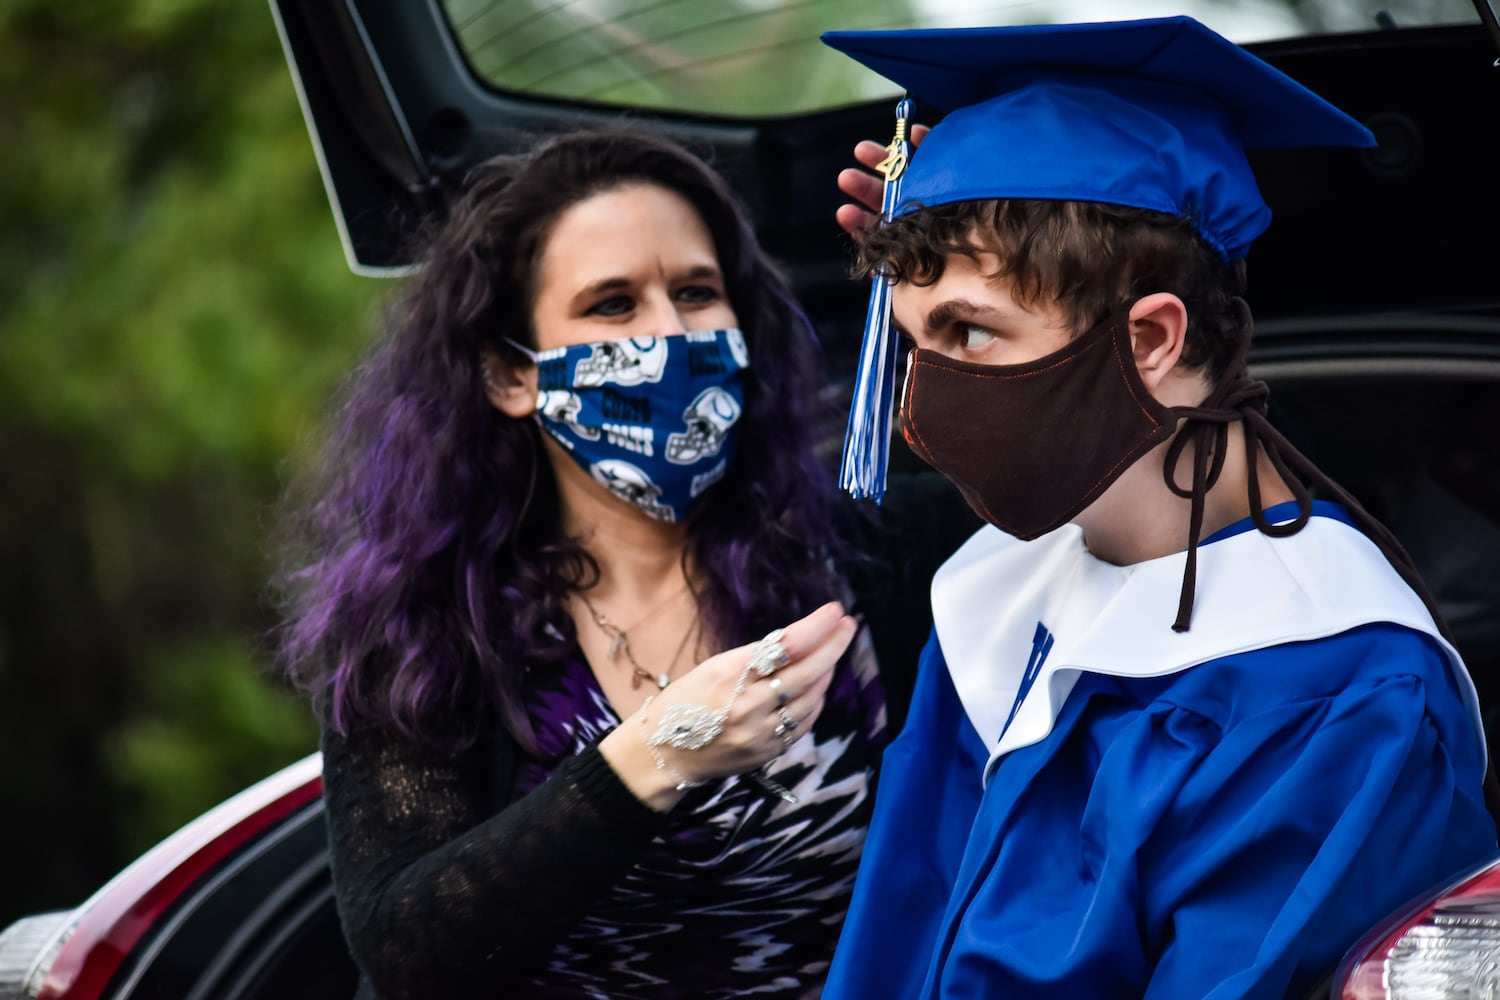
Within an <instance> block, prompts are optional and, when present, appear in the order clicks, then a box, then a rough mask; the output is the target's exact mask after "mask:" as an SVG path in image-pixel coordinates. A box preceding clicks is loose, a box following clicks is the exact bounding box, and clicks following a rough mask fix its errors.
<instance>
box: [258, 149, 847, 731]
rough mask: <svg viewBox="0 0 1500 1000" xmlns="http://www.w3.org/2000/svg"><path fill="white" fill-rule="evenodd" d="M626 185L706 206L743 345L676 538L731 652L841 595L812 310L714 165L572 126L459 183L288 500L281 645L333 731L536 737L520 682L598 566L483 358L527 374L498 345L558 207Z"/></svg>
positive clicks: (527, 325) (566, 642) (524, 305)
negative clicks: (683, 534) (720, 443)
mask: <svg viewBox="0 0 1500 1000" xmlns="http://www.w3.org/2000/svg"><path fill="white" fill-rule="evenodd" d="M636 182H646V183H650V184H656V185H659V186H661V187H663V188H665V189H667V190H670V191H673V192H676V193H677V194H678V195H680V196H682V197H683V198H685V199H686V200H687V201H688V202H689V203H690V204H692V205H693V206H694V207H695V208H696V209H697V211H698V212H699V214H700V215H701V216H702V218H703V220H704V222H705V223H706V224H707V227H708V230H709V232H710V233H711V234H712V236H713V240H714V246H715V249H716V251H717V253H718V258H719V265H720V268H721V269H722V271H723V273H724V276H725V280H726V283H727V292H728V296H729V300H730V304H731V305H732V306H733V307H734V310H735V313H736V315H737V316H738V317H739V319H740V324H741V327H742V329H743V330H744V333H745V337H746V341H747V343H748V345H749V350H750V359H751V362H750V370H749V372H748V379H747V383H746V386H745V406H744V413H743V416H742V418H741V420H740V422H739V423H738V425H737V430H736V433H737V434H738V438H737V444H736V454H735V459H734V461H733V463H732V465H731V468H730V469H729V472H728V474H727V475H726V476H725V478H724V479H723V480H722V481H721V482H720V483H719V484H718V485H717V486H716V487H715V488H714V489H713V490H712V491H711V492H710V494H709V495H708V496H707V497H706V498H705V499H704V501H703V503H702V504H701V506H700V508H699V509H698V510H697V511H696V512H695V514H694V515H693V517H692V518H691V520H690V521H689V522H688V525H687V537H688V545H687V549H688V551H687V552H686V553H685V554H684V559H688V558H691V559H692V561H693V565H694V566H696V567H698V568H699V569H700V571H701V573H702V574H703V585H702V589H701V591H700V592H699V593H698V595H697V596H698V599H699V607H700V609H701V613H702V615H703V616H704V620H705V624H706V625H707V626H708V628H709V629H710V630H711V632H712V634H714V635H716V636H717V637H719V638H720V639H722V640H723V641H725V642H727V643H729V644H731V645H735V644H740V643H744V642H747V641H749V640H751V639H752V638H754V637H756V636H758V635H760V634H763V633H764V632H765V631H767V630H769V629H771V628H773V627H775V626H777V625H779V624H783V623H784V622H785V621H787V620H788V619H790V618H792V617H795V616H799V615H801V614H804V613H806V612H807V611H810V610H811V609H812V608H813V607H816V606H817V605H818V604H821V603H822V602H824V601H826V600H828V599H830V598H833V597H836V596H838V594H839V590H838V588H839V585H840V584H839V578H840V577H839V574H840V572H841V570H840V567H841V565H842V560H843V552H842V551H841V550H840V547H839V545H838V543H837V541H836V540H835V538H834V536H833V533H832V532H831V530H830V528H831V523H832V518H833V513H834V510H833V507H834V504H835V487H834V481H833V480H834V477H833V476H832V474H831V471H830V470H828V469H826V468H825V467H824V466H823V464H822V463H821V461H819V459H818V458H817V457H816V456H815V454H814V443H815V439H816V436H817V435H818V434H819V432H820V429H821V428H822V426H824V425H823V418H824V416H825V415H824V414H822V413H819V412H815V411H816V410H817V408H818V405H819V404H818V402H817V401H818V398H819V395H818V390H819V388H820V386H821V381H822V376H821V369H822V366H821V358H820V352H819V349H818V344H817V341H816V338H815V336H814V334H813V332H812V327H811V324H810V323H809V322H808V320H807V317H806V316H805V315H804V314H803V313H802V311H801V310H800V309H799V308H798V306H797V305H796V303H795V302H794V300H793V299H792V297H791V294H790V292H789V291H788V288H787V286H786V283H785V282H784V280H783V279H782V277H781V276H780V275H779V273H778V272H777V270H776V268H775V267H774V266H773V265H772V263H771V262H770V261H769V259H768V258H767V257H766V255H765V254H764V253H763V252H762V251H761V249H760V247H759V245H758V244H757V243H756V240H755V237H754V234H753V232H752V231H751V228H750V226H749V224H748V222H747V219H746V216H745V214H744V212H743V210H742V209H741V207H740V205H739V203H738V201H737V200H736V198H735V197H734V196H733V194H732V193H731V192H730V190H729V188H728V187H727V185H726V184H725V183H724V182H723V181H722V180H721V179H720V177H719V176H718V175H717V174H716V173H715V172H714V171H713V170H712V169H711V168H709V167H708V166H707V165H706V164H705V163H703V162H702V161H701V160H699V159H698V158H697V157H695V156H693V155H692V154H690V153H689V152H687V151H686V150H684V149H682V148H681V147H679V146H677V145H675V144H673V143H671V142H669V141H667V140H665V139H662V138H659V137H655V136H652V135H649V134H644V133H637V132H634V131H629V130H608V131H587V132H578V133H572V134H567V135H564V136H560V137H556V138H553V139H551V140H548V141H546V142H544V143H542V144H541V145H539V146H538V147H537V148H536V149H534V150H533V151H532V152H530V153H527V154H524V155H520V156H514V157H501V158H497V159H495V160H492V161H490V162H488V163H485V164H484V165H482V166H480V167H478V168H477V169H476V170H475V171H474V172H473V173H472V175H471V176H470V177H469V178H468V181H467V183H466V185H465V190H464V192H463V193H462V194H461V196H459V197H458V198H457V199H456V201H455V203H454V204H453V206H452V209H451V211H450V212H449V214H448V216H447V219H446V221H445V222H443V223H441V224H440V225H438V226H437V228H436V230H435V232H434V233H433V234H432V235H431V237H430V239H429V240H428V242H427V249H426V252H425V253H424V254H423V267H422V269H421V271H420V272H419V273H418V274H417V275H416V276H415V277H414V278H413V279H411V280H410V282H409V284H408V285H407V286H406V288H405V290H404V293H403V294H402V295H401V296H400V297H399V298H398V299H397V301H396V302H395V304H394V307H393V308H391V309H389V310H388V311H387V317H386V320H385V324H384V330H383V336H382V337H381V338H380V339H379V341H378V343H377V344H376V346H375V347H374V349H373V351H372V353H370V354H369V356H368V357H367V358H366V359H365V360H364V361H363V363H362V364H360V365H359V367H358V368H357V369H356V370H355V371H354V373H353V374H352V376H351V377H350V379H348V380H347V382H346V384H345V386H344V387H343V390H342V392H341V394H340V397H341V398H340V400H339V402H338V405H337V406H336V409H335V411H334V413H333V414H332V417H331V419H330V421H329V428H328V433H327V435H326V440H325V441H324V444H323V449H322V454H321V456H320V461H318V462H315V463H313V466H312V468H311V469H310V470H309V472H308V477H309V478H308V479H307V480H305V481H303V482H301V483H300V484H294V487H293V490H292V491H291V493H289V498H288V501H287V504H286V507H287V510H286V517H285V520H284V528H285V529H286V535H287V539H286V541H287V544H288V554H286V555H285V556H284V557H283V565H284V569H283V571H282V572H281V574H280V575H279V577H278V580H277V582H278V584H279V588H278V589H279V596H280V598H281V601H282V604H283V608H284V619H285V624H284V625H283V628H282V631H281V633H280V637H279V639H280V641H279V646H280V654H281V659H282V663H283V666H284V669H285V670H286V671H287V672H288V674H289V676H290V677H291V679H292V680H293V682H294V683H295V684H297V685H298V686H299V687H300V688H301V689H303V690H304V691H305V692H307V693H308V694H309V695H310V696H311V697H312V700H313V703H314V705H315V706H316V707H317V709H318V711H319V714H320V717H321V718H322V719H323V721H324V724H325V725H329V726H332V727H333V728H334V729H335V730H336V731H339V732H342V733H347V731H348V728H349V726H350V725H351V724H352V723H356V722H357V723H362V724H363V723H371V724H376V725H388V726H394V727H396V728H397V729H399V730H400V731H402V732H403V733H404V734H406V735H407V736H408V737H411V738H414V739H418V740H421V741H426V742H432V741H436V740H438V739H440V738H446V737H447V736H449V735H451V734H452V732H453V726H454V720H455V719H457V718H465V719H466V718H469V717H470V715H471V713H469V712H468V710H467V708H468V707H469V706H472V705H474V704H488V705H491V706H493V707H494V708H495V709H497V710H498V714H499V717H500V719H501V720H502V721H503V723H504V725H505V726H506V727H507V728H508V729H509V730H510V732H511V733H512V734H513V735H514V736H515V737H516V738H517V739H518V740H520V741H521V742H522V744H523V745H526V746H530V745H531V744H532V735H531V728H530V725H529V723H528V721H527V718H526V713H525V711H524V707H523V706H522V705H521V704H520V690H521V688H520V680H521V676H522V673H523V670H524V669H526V668H535V667H537V666H539V665H546V664H549V663H556V662H558V661H559V660H561V659H562V658H563V657H565V656H567V655H569V653H570V652H571V651H572V649H573V648H574V643H575V641H576V635H575V632H574V629H573V624H572V620H571V618H570V617H569V615H568V614H567V611H566V608H565V604H564V602H565V599H566V597H567V595H568V593H569V591H570V590H571V589H574V588H578V587H585V586H588V585H589V584H590V583H591V582H592V581H593V580H594V579H596V578H597V574H598V567H597V565H596V564H595V563H594V561H593V559H592V558H591V557H590V556H589V554H588V553H587V552H586V551H585V550H584V549H583V548H582V546H581V545H580V544H579V543H578V542H577V541H576V540H575V539H572V538H569V537H566V536H565V534H564V533H563V531H562V529H561V525H560V518H559V511H558V502H557V492H556V484H555V482H554V480H553V476H552V472H551V467H550V466H549V465H548V464H547V459H546V457H545V455H544V452H543V450H542V447H541V440H540V438H539V433H540V431H539V428H538V426H537V424H536V422H535V421H534V420H531V419H523V420H516V419H512V418H510V417H507V416H505V415H503V414H501V413H500V412H498V411H497V410H496V409H495V408H494V407H493V406H491V405H490V403H489V401H488V399H487V397H486V395H485V392H484V387H483V384H482V378H481V372H480V365H479V359H480V355H481V352H484V351H495V352H497V353H499V354H500V355H502V356H503V357H507V358H510V359H511V360H516V361H519V360H520V358H519V356H518V352H516V351H515V350H514V348H512V347H509V346H508V345H506V344H505V342H504V338H512V339H514V340H516V341H519V342H521V343H530V344H533V346H534V341H533V339H532V331H531V322H530V320H531V308H530V305H531V302H532V287H533V284H534V280H533V279H534V272H535V269H536V266H537V263H538V259H539V256H540V253H541V250H542V248H543V245H544V242H545V240H546V239H547V235H548V232H549V230H550V227H551V226H552V224H553V222H554V221H555V220H556V219H557V218H558V216H559V215H560V214H561V213H562V212H563V211H564V210H566V209H567V208H569V207H570V206H572V205H574V204H576V203H578V202H579V201H582V200H584V199H586V198H588V197H590V196H592V195H595V194H599V193H603V192H605V191H609V190H612V189H614V188H617V187H619V186H621V185H623V184H629V183H636ZM468 735H472V733H463V734H461V735H460V738H463V736H468Z"/></svg>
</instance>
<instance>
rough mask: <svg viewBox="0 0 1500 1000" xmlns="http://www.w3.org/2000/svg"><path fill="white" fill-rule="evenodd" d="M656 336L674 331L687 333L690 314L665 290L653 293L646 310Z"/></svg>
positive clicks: (662, 335) (666, 334)
mask: <svg viewBox="0 0 1500 1000" xmlns="http://www.w3.org/2000/svg"><path fill="white" fill-rule="evenodd" d="M645 312H646V315H645V317H644V318H645V319H647V320H648V321H649V323H650V326H651V333H652V334H653V335H654V336H658V337H664V336H668V335H670V334H674V333H686V332H687V330H688V326H687V320H688V316H687V313H686V311H685V310H683V309H682V308H681V307H680V304H679V303H677V302H674V301H673V300H672V297H671V296H670V295H668V294H666V293H665V292H662V293H659V294H653V295H651V297H650V300H649V302H648V303H647V309H646V310H645Z"/></svg>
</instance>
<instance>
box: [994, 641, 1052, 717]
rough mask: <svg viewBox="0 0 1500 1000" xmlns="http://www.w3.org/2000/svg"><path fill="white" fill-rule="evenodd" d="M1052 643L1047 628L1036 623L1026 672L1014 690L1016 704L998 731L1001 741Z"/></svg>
mask: <svg viewBox="0 0 1500 1000" xmlns="http://www.w3.org/2000/svg"><path fill="white" fill-rule="evenodd" d="M1052 641H1053V636H1052V632H1051V631H1050V630H1049V629H1048V628H1047V626H1045V625H1043V624H1042V623H1041V622H1037V623H1036V632H1034V633H1033V634H1032V636H1031V656H1030V657H1029V658H1028V659H1027V660H1026V672H1025V673H1023V674H1022V675H1021V686H1020V687H1019V688H1018V689H1017V690H1016V703H1015V704H1014V705H1012V706H1011V707H1010V715H1008V716H1006V719H1005V727H1004V728H1003V729H1001V730H1000V736H1001V738H1002V739H1003V738H1004V737H1005V733H1006V730H1008V729H1010V724H1011V723H1012V722H1014V721H1015V718H1016V713H1017V712H1019V711H1020V710H1021V703H1022V702H1023V701H1025V700H1026V695H1027V694H1029V693H1030V692H1031V685H1033V684H1035V683H1036V679H1037V676H1038V675H1039V674H1040V673H1041V672H1042V664H1043V663H1046V662H1047V654H1048V653H1050V652H1052Z"/></svg>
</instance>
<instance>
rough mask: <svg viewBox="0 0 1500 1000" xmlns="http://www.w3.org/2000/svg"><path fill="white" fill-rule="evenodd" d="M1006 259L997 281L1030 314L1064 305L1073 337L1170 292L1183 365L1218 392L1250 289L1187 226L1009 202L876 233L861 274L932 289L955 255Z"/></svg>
mask: <svg viewBox="0 0 1500 1000" xmlns="http://www.w3.org/2000/svg"><path fill="white" fill-rule="evenodd" d="M985 251H988V252H990V253H993V254H995V255H996V256H998V257H999V258H1000V269H999V271H998V272H997V274H996V275H994V277H1006V278H1010V279H1012V280H1013V281H1014V283H1015V294H1016V299H1017V301H1019V302H1020V303H1021V304H1022V305H1024V306H1035V305H1038V304H1043V303H1055V304H1056V305H1057V306H1058V307H1059V308H1060V309H1061V310H1062V311H1063V314H1064V315H1065V316H1066V317H1067V318H1068V322H1069V324H1070V326H1071V327H1072V328H1073V332H1074V333H1082V332H1083V331H1084V330H1086V329H1088V328H1089V327H1091V326H1093V325H1094V324H1095V323H1097V322H1099V321H1100V320H1102V319H1103V318H1104V317H1105V316H1107V315H1109V313H1110V312H1111V311H1112V310H1114V309H1116V308H1118V307H1119V306H1120V305H1121V304H1122V303H1127V302H1133V301H1134V300H1136V299H1138V298H1140V297H1141V296H1143V295H1149V294H1151V293H1152V292H1171V293H1173V294H1174V295H1176V296H1177V297H1178V298H1180V299H1182V301H1183V304H1184V305H1186V306H1187V310H1188V330H1187V337H1186V341H1185V343H1184V346H1183V354H1182V357H1183V362H1184V363H1185V364H1186V365H1187V366H1188V367H1190V368H1201V369H1203V370H1204V371H1205V372H1206V373H1207V374H1208V377H1209V380H1210V381H1212V382H1217V381H1218V380H1219V378H1220V377H1221V376H1222V375H1223V374H1224V371H1225V369H1226V368H1227V366H1228V364H1229V361H1230V359H1231V356H1232V355H1233V354H1234V348H1235V344H1236V341H1237V335H1238V330H1239V317H1238V314H1237V313H1236V311H1235V308H1234V306H1233V305H1232V304H1231V300H1232V299H1233V298H1234V296H1237V295H1239V294H1240V293H1242V292H1243V291H1244V288H1245V268H1244V262H1243V261H1235V262H1233V263H1231V262H1228V261H1225V260H1224V259H1223V257H1221V256H1220V255H1219V253H1218V252H1217V251H1215V250H1214V249H1213V248H1212V247H1210V246H1209V245H1208V243H1207V242H1205V241H1204V239H1203V237H1201V236H1199V235H1198V232H1197V231H1196V230H1195V229H1194V228H1193V225H1192V222H1191V221H1190V220H1188V219H1185V218H1180V217H1177V216H1173V215H1167V214H1164V213H1162V212H1153V211H1151V210H1149V209H1144V208H1131V207H1128V206H1123V205H1106V204H1103V203H1101V202H1089V201H1046V200H1040V199H1027V198H1010V199H988V200H979V201H962V202H954V203H952V204H945V205H933V206H929V207H924V208H919V209H917V210H916V211H913V212H909V213H907V214H906V215H902V216H898V217H897V218H895V219H892V220H891V222H890V223H889V224H887V225H885V226H879V227H875V228H873V229H872V230H871V231H870V232H869V233H868V234H867V235H866V237H865V238H864V240H863V241H862V242H861V244H860V247H859V261H858V264H857V265H856V268H857V270H858V271H859V273H861V274H862V275H868V274H869V273H871V272H873V271H876V270H880V269H884V270H886V271H887V273H889V274H891V275H892V276H893V277H895V279H896V280H898V281H903V280H904V281H911V282H913V283H915V284H920V285H929V284H932V283H933V282H935V281H937V280H938V279H939V278H941V277H942V276H943V262H944V258H945V257H946V256H947V255H948V254H950V253H956V254H963V255H965V256H967V257H969V258H971V259H973V258H977V256H978V255H979V254H980V253H982V252H985Z"/></svg>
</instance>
